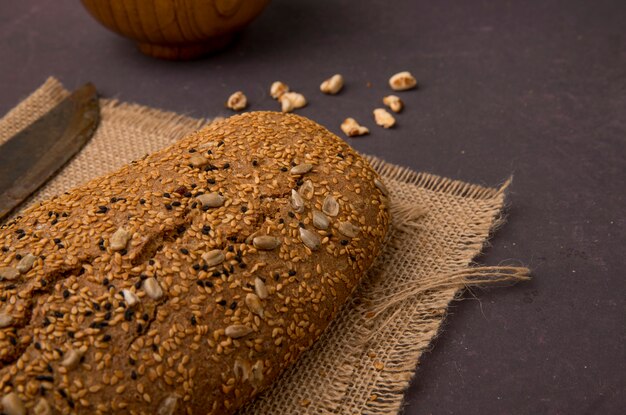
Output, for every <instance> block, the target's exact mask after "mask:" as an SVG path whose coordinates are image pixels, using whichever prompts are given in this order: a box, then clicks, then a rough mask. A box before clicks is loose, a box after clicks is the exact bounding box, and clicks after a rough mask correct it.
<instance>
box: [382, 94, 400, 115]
mask: <svg viewBox="0 0 626 415" xmlns="http://www.w3.org/2000/svg"><path fill="white" fill-rule="evenodd" d="M383 104H385V105H386V106H388V107H389V108H390V109H391V111H393V112H401V111H402V109H403V108H404V102H402V100H401V99H400V97H398V96H396V95H387V96H386V97H384V98H383Z"/></svg>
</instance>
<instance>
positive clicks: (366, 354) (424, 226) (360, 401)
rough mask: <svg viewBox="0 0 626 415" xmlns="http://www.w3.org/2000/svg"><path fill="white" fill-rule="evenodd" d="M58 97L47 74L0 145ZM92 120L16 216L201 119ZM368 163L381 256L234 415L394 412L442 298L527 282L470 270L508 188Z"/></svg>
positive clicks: (5, 125) (514, 273)
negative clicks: (382, 199) (382, 214)
mask: <svg viewBox="0 0 626 415" xmlns="http://www.w3.org/2000/svg"><path fill="white" fill-rule="evenodd" d="M67 95H68V92H67V90H65V89H64V88H63V86H62V85H61V84H60V83H59V82H58V81H56V80H55V79H53V78H51V79H48V80H47V81H46V83H45V84H44V85H43V86H42V87H40V88H39V89H38V90H37V91H35V92H34V93H33V94H32V95H30V96H29V97H28V98H26V99H25V100H24V101H23V102H22V103H20V104H19V105H18V106H17V107H16V108H14V109H13V110H11V111H10V112H9V113H8V114H7V115H6V116H4V118H2V119H0V143H1V142H3V141H5V140H6V139H8V138H9V137H10V136H12V135H13V134H15V133H16V132H18V131H19V130H20V129H22V128H24V127H25V126H27V125H28V124H30V123H31V122H32V121H34V120H35V119H36V118H38V117H39V116H41V115H43V114H44V113H45V112H47V111H48V110H49V109H50V108H51V107H52V106H53V105H54V104H56V103H57V102H59V101H60V100H62V99H63V98H64V97H65V96H67ZM101 116H102V119H101V123H100V126H99V127H98V130H97V131H96V133H95V135H94V137H93V138H92V139H91V141H90V142H89V143H88V144H87V145H86V146H85V148H84V149H83V150H82V151H81V152H80V153H79V154H78V155H77V156H76V157H74V158H73V159H72V160H71V161H70V162H69V163H68V164H67V165H66V166H65V167H64V168H63V169H62V170H61V171H60V173H59V174H58V175H56V177H55V178H54V179H52V180H51V181H49V182H48V183H47V184H46V185H45V186H44V187H42V188H41V189H40V190H39V191H38V192H37V193H36V194H35V195H34V196H33V197H32V198H31V199H30V200H28V201H27V202H26V203H25V204H24V205H23V206H22V207H21V208H20V210H23V209H24V208H25V207H27V206H29V205H30V204H33V203H37V202H38V201H39V200H41V199H43V198H48V197H51V196H53V195H56V194H59V193H62V192H64V191H66V190H68V189H70V188H72V187H74V186H76V185H78V184H80V183H83V182H85V181H86V180H88V179H91V178H92V177H95V176H98V175H101V174H104V173H106V172H109V171H112V170H115V169H116V168H118V167H120V166H121V165H123V164H125V163H128V162H130V161H131V160H133V159H137V158H140V157H142V156H144V155H145V154H146V153H150V152H153V151H155V150H157V149H159V148H162V147H164V146H165V145H167V144H170V143H171V142H172V141H173V140H176V139H179V138H181V137H182V136H184V135H186V134H187V133H189V132H191V131H194V130H196V129H198V128H201V127H202V126H203V125H205V124H206V123H207V122H208V121H207V120H199V119H193V118H190V117H185V116H181V115H178V114H175V113H171V112H164V111H160V110H156V109H152V108H147V107H144V106H140V105H134V104H126V103H119V102H117V101H112V100H106V99H103V100H101ZM366 157H367V158H368V160H369V161H370V163H371V164H372V166H373V167H374V169H376V170H377V171H378V172H379V173H380V175H381V176H382V178H383V180H384V182H385V183H386V185H387V187H388V188H389V190H390V194H391V211H392V218H393V219H392V228H391V231H390V235H389V238H388V240H387V243H386V245H385V248H384V250H383V253H382V254H381V255H380V257H379V258H377V260H376V262H375V264H374V266H373V267H372V269H371V270H370V271H369V273H368V275H367V276H366V277H365V278H364V280H363V281H362V283H361V284H360V285H359V287H357V289H356V290H355V292H354V294H353V295H352V296H351V297H350V300H349V301H348V303H347V304H345V306H344V307H343V308H342V310H341V311H340V313H339V314H338V316H337V318H336V319H335V320H333V322H332V323H331V325H330V326H329V327H328V329H327V330H326V331H325V332H324V333H323V334H322V337H321V338H320V339H319V341H318V342H317V343H315V345H314V346H313V347H312V348H311V349H310V350H308V351H307V352H305V354H304V355H303V356H302V357H301V359H300V360H299V361H298V362H297V363H296V364H295V365H294V366H292V367H291V368H289V369H287V370H286V372H285V373H283V375H282V376H281V377H280V379H279V380H278V381H277V383H275V384H274V385H273V386H272V387H271V388H270V389H269V390H267V391H265V392H264V393H263V394H262V395H261V396H259V397H258V398H257V399H256V400H255V401H254V402H252V403H251V404H250V405H248V406H247V407H245V408H243V409H241V410H240V414H245V415H249V414H395V413H397V412H398V411H399V410H400V408H401V406H402V400H403V395H404V391H405V389H406V388H407V386H408V383H409V381H410V379H411V377H412V376H413V375H414V373H415V368H416V365H417V364H418V361H419V357H420V355H421V353H422V352H423V351H424V350H425V349H426V348H427V347H428V346H429V344H430V343H431V341H432V340H433V338H434V337H435V336H436V335H437V333H438V330H439V328H440V326H441V323H442V321H443V319H444V317H445V314H446V308H447V306H448V305H449V303H450V302H451V301H452V300H454V299H455V298H456V297H457V296H458V294H459V293H460V292H461V291H462V290H463V289H464V288H466V287H468V286H471V285H484V284H491V283H502V282H510V281H518V280H523V279H526V278H528V270H527V269H526V268H523V267H508V266H497V267H484V266H482V267H481V266H477V265H476V264H474V263H473V260H474V258H475V257H476V256H477V255H478V254H479V253H480V251H481V249H482V247H483V246H484V245H485V243H486V241H487V239H488V237H489V234H490V232H491V231H492V230H493V229H494V228H495V227H497V226H498V225H499V224H500V223H501V221H502V219H501V210H502V207H503V203H504V196H505V195H504V191H505V189H506V187H507V185H508V183H507V184H505V185H504V186H502V187H500V188H499V189H494V188H485V187H480V186H476V185H472V184H468V183H463V182H459V181H453V180H449V179H445V178H441V177H437V176H434V175H431V174H426V173H416V172H414V171H412V170H410V169H407V168H403V167H399V166H395V165H392V164H389V163H386V162H385V161H383V160H380V159H377V158H375V157H371V156H366ZM17 213H19V211H18V212H17Z"/></svg>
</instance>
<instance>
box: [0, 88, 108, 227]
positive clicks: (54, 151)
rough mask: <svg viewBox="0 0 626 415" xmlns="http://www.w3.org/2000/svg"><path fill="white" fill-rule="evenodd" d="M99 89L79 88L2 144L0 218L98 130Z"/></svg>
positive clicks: (53, 172) (53, 173) (0, 147)
mask: <svg viewBox="0 0 626 415" xmlns="http://www.w3.org/2000/svg"><path fill="white" fill-rule="evenodd" d="M99 121H100V105H99V102H98V92H97V91H96V88H95V87H94V86H93V84H91V83H87V84H85V85H83V86H82V87H80V88H78V89H77V90H76V91H74V92H73V93H72V94H70V95H69V96H68V97H67V98H65V99H64V100H63V101H61V102H60V103H59V104H57V105H56V106H55V107H53V108H52V109H51V110H50V111H48V112H47V113H46V114H44V115H43V116H41V117H40V118H38V119H37V120H35V122H33V123H32V124H30V125H29V126H28V127H26V128H24V129H23V130H21V131H20V132H19V133H17V134H15V135H14V136H13V137H11V138H10V139H9V140H8V141H6V142H5V143H4V144H2V145H1V146H0V220H2V219H3V218H4V217H5V216H6V215H8V214H9V213H10V212H11V211H12V210H13V209H15V208H16V207H17V206H18V205H19V204H20V203H22V202H23V201H24V200H25V199H26V198H27V197H28V196H30V195H31V194H32V193H33V192H34V191H35V190H37V189H39V188H40V187H41V186H42V185H43V184H44V183H46V182H47V181H48V180H49V179H50V178H51V177H53V176H54V175H55V173H57V172H58V171H59V170H60V169H61V167H63V165H65V163H67V162H68V161H69V160H70V159H71V158H72V157H73V156H74V154H76V153H77V152H78V151H79V150H80V149H81V148H82V147H83V146H84V145H85V144H86V143H87V141H89V139H90V138H91V136H92V135H93V133H94V132H95V131H96V128H97V126H98V123H99Z"/></svg>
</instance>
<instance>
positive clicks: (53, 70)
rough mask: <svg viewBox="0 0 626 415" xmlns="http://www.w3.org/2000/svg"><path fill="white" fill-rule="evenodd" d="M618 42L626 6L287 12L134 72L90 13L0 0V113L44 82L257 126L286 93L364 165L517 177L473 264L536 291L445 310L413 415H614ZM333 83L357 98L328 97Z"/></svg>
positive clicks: (495, 179)
mask: <svg viewBox="0 0 626 415" xmlns="http://www.w3.org/2000/svg"><path fill="white" fill-rule="evenodd" d="M625 34H626V2H624V1H623V0H621V1H620V0H615V1H604V0H602V1H566V0H542V1H495V0H494V1H463V0H458V1H453V0H443V1H426V0H421V1H415V0H402V1H399V0H398V1H393V2H386V1H374V0H367V1H352V2H350V1H340V0H332V1H331V0H317V1H313V0H306V1H305V0H299V1H289V0H275V1H274V2H273V3H272V4H271V5H270V7H269V8H268V9H267V10H266V12H265V13H264V14H263V15H262V16H261V17H260V18H259V19H258V20H257V21H256V22H255V23H254V24H253V25H252V26H251V27H250V28H249V30H248V31H247V32H246V33H245V34H244V35H243V36H242V37H241V39H240V40H239V42H238V43H236V44H235V45H234V46H233V47H232V48H230V49H228V50H227V51H225V52H223V53H220V54H218V55H215V56H212V57H210V58H208V59H204V60H201V61H195V62H186V63H173V62H164V61H156V60H153V59H150V58H146V57H144V56H141V55H140V54H139V53H138V52H137V51H136V50H135V49H134V47H133V45H132V44H130V43H129V42H127V41H126V40H124V39H122V38H119V37H117V36H115V35H113V34H111V33H110V32H108V31H106V30H104V29H103V28H102V27H100V26H99V25H97V24H96V23H95V21H93V20H92V19H91V18H90V17H89V16H88V15H87V14H86V12H85V11H84V10H83V9H82V7H81V6H80V5H79V2H78V0H48V1H35V0H28V1H26V0H2V1H0V113H4V112H6V111H7V110H9V109H10V108H11V107H13V106H14V105H15V104H16V103H17V102H19V101H20V99H22V98H24V97H25V96H27V95H28V94H29V93H30V92H32V91H33V90H34V89H35V88H37V87H38V86H39V85H40V84H41V83H42V82H43V81H44V80H45V79H46V77H47V76H49V75H54V76H56V77H58V78H59V79H60V80H61V81H62V82H63V83H64V84H65V85H67V86H68V87H70V88H74V87H76V86H78V85H80V84H82V83H84V82H86V81H93V82H94V83H95V84H96V86H97V87H98V88H99V90H100V91H101V93H102V95H104V96H106V97H116V98H119V99H122V100H125V101H136V102H139V103H142V104H146V105H150V106H155V107H160V108H164V109H168V110H173V111H179V112H184V113H187V114H190V115H193V116H215V115H227V114H229V112H228V110H226V109H225V108H224V107H223V102H224V101H225V100H226V98H227V97H228V95H229V94H230V93H231V92H233V91H235V90H238V89H241V90H243V91H245V93H246V94H247V95H248V97H249V99H250V101H251V104H252V105H251V109H277V108H278V106H277V104H276V103H275V102H274V101H273V100H271V98H270V97H269V96H268V87H269V85H270V83H271V82H272V81H274V80H277V79H280V80H283V81H285V82H287V83H288V84H289V85H291V86H292V87H293V88H294V89H296V90H299V91H301V92H303V93H304V94H305V95H306V96H307V97H308V98H309V101H310V105H309V106H308V107H307V108H305V109H303V110H302V111H300V114H303V115H305V116H308V117H311V118H313V119H314V120H316V121H318V122H320V123H322V124H324V125H326V126H328V127H329V128H330V129H331V130H333V131H335V132H339V128H338V126H339V123H340V122H341V120H342V119H343V118H344V117H346V116H353V117H355V118H357V119H358V120H361V121H362V122H363V123H365V124H367V125H369V126H370V128H371V130H372V134H371V135H370V136H367V137H363V138H359V139H350V140H349V142H350V143H351V144H352V145H354V147H356V148H357V149H359V150H361V151H363V152H366V153H370V154H375V155H377V156H380V157H383V158H385V159H386V160H388V161H391V162H394V163H398V164H402V165H407V166H410V167H412V168H414V169H416V170H420V171H429V172H432V173H436V174H439V175H445V176H450V177H454V178H457V179H462V180H467V181H471V182H475V183H480V184H485V185H492V186H496V185H498V184H500V183H502V182H503V181H504V180H505V179H506V178H507V177H508V176H509V175H511V174H514V176H515V180H514V183H513V186H512V187H511V192H510V198H509V203H510V207H509V208H508V212H507V213H508V223H507V224H506V226H504V227H503V228H502V229H501V230H500V231H498V233H497V235H496V236H495V237H494V238H493V240H492V241H491V244H492V246H491V247H489V248H487V249H486V251H485V255H483V256H482V257H481V258H480V261H481V262H484V263H486V264H491V265H493V264H500V263H507V264H524V265H528V266H530V267H531V268H532V269H533V274H534V279H533V281H531V282H528V283H523V284H518V285H516V286H514V287H509V288H502V289H491V290H474V294H476V296H473V295H470V294H468V295H466V296H465V297H466V300H465V301H461V302H455V303H454V304H453V305H452V307H451V308H450V316H449V318H448V319H447V321H446V323H445V325H444V331H443V332H442V334H441V335H440V336H439V338H438V339H437V340H436V341H435V343H434V345H433V346H434V348H433V350H432V351H430V352H428V353H426V354H425V355H424V356H423V358H422V363H421V365H420V367H419V369H418V377H417V378H416V379H415V380H414V382H413V383H412V385H411V388H410V390H409V391H408V395H407V396H408V400H407V406H406V408H405V410H404V413H405V414H407V415H408V414H430V413H434V414H466V413H472V414H527V413H528V414H531V413H532V414H595V413H601V414H618V413H624V412H623V410H624V408H626V396H625V391H626V365H625V362H626V352H625V348H624V344H625V340H626V318H625V316H626V307H625V297H626V282H625V281H626V275H624V269H625V267H624V266H625V265H626V264H625V261H624V249H625V247H626V236H625V234H626V233H625V231H624V215H625V213H626V203H625V197H624V191H625V189H626V48H625V44H624V35H625ZM405 69H408V70H410V71H412V72H413V74H414V75H415V76H416V77H417V78H418V80H419V83H420V89H419V90H417V91H412V92H407V93H402V98H403V99H404V100H405V102H406V111H405V112H404V113H402V114H401V115H399V116H398V117H397V118H398V127H397V128H396V129H394V130H392V131H386V130H382V129H381V128H378V127H377V126H375V125H373V122H372V120H371V110H372V109H373V108H374V107H376V106H380V99H381V97H382V96H383V95H384V94H387V93H388V88H387V86H386V82H387V79H388V77H389V76H390V75H391V74H393V73H395V72H398V71H400V70H405ZM336 72H339V73H342V74H343V75H344V76H345V78H346V79H347V85H346V88H345V90H344V91H343V92H342V93H341V94H340V95H339V96H336V97H327V96H323V95H321V94H320V93H319V91H318V86H319V83H320V82H321V80H323V79H324V78H326V77H328V76H330V75H331V74H333V73H336ZM366 82H371V83H372V86H371V88H367V87H366ZM620 408H621V409H620Z"/></svg>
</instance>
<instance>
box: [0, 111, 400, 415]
mask: <svg viewBox="0 0 626 415" xmlns="http://www.w3.org/2000/svg"><path fill="white" fill-rule="evenodd" d="M308 165H312V167H309V166H308ZM381 187H382V186H381V185H380V181H379V179H378V176H377V174H376V173H375V172H374V171H373V170H372V169H371V168H370V167H369V165H368V163H367V162H366V161H365V160H364V159H363V158H361V157H360V156H359V155H358V154H357V153H356V152H355V151H354V150H352V149H351V148H350V147H349V146H348V145H347V144H346V143H345V142H344V141H342V140H340V139H339V138H337V137H336V136H334V135H333V134H331V133H330V132H328V131H327V130H326V129H324V128H322V127H321V126H319V125H317V124H316V123H314V122H312V121H310V120H307V119H305V118H303V117H299V116H297V115H292V114H281V113H274V112H254V113H246V114H243V115H237V116H233V117H231V118H229V119H227V120H224V121H221V122H216V123H214V124H211V125H210V126H208V127H207V128H205V129H203V130H201V131H199V132H196V133H194V134H191V135H189V136H187V137H185V138H183V139H182V140H180V141H179V142H177V143H175V144H174V145H172V146H170V147H169V148H166V149H164V150H161V151H159V152H157V153H155V154H152V155H150V156H147V157H145V158H143V159H142V160H139V161H136V162H133V163H131V164H130V165H128V166H126V167H124V168H122V169H120V170H119V171H117V172H114V173H112V174H109V175H107V176H104V177H100V178H97V179H94V180H92V181H90V182H89V183H87V184H85V185H83V186H81V187H79V188H77V189H75V190H73V191H71V192H69V193H66V194H64V195H61V196H59V197H57V198H54V199H52V200H49V201H46V202H43V203H42V204H40V205H38V206H35V207H33V208H31V209H29V210H28V211H27V212H25V213H24V214H23V216H22V217H20V218H18V219H17V220H15V221H12V222H10V223H8V224H7V225H5V226H3V227H2V229H0V249H1V251H0V292H1V294H0V361H1V362H2V363H1V366H0V397H3V399H4V398H5V397H6V402H7V403H1V402H0V406H2V405H9V404H14V403H15V399H17V403H21V404H23V405H24V406H25V407H26V408H32V407H34V406H35V405H43V406H45V405H49V406H50V407H51V408H55V410H56V411H59V412H62V413H67V412H72V409H73V411H75V412H78V413H87V412H89V413H93V412H96V413H98V412H101V413H107V412H115V411H117V412H121V411H123V412H131V411H134V413H137V414H140V413H145V414H153V413H163V414H170V413H215V414H227V413H232V412H234V411H235V410H236V409H237V408H238V407H240V406H241V405H242V404H243V403H245V402H247V401H248V400H249V399H250V398H251V396H253V395H255V394H256V393H258V392H259V391H260V390H262V389H263V388H265V387H266V386H267V385H269V384H270V383H271V382H272V381H273V379H275V378H276V376H277V375H278V374H279V373H280V372H281V371H282V370H283V369H284V368H285V367H286V366H288V365H289V364H291V363H292V362H293V361H294V360H295V359H296V358H297V357H298V356H299V355H300V353H301V352H302V351H303V350H305V349H306V348H307V347H309V346H310V345H311V344H312V343H313V342H314V341H315V339H316V338H317V337H318V336H319V335H320V334H321V332H322V331H323V330H324V328H325V327H326V326H327V324H328V322H329V321H330V319H332V317H333V316H334V314H335V313H336V312H337V311H338V309H339V307H340V306H341V305H342V304H343V302H344V301H345V299H346V298H347V296H348V295H349V293H350V292H351V291H352V290H353V289H354V287H355V286H356V284H357V283H358V281H359V279H360V278H361V277H362V276H363V275H364V273H365V271H366V270H367V269H368V268H369V266H370V264H371V263H372V261H373V259H374V258H375V256H376V255H377V253H378V251H379V249H380V246H381V244H382V241H383V239H384V236H385V234H386V232H387V228H388V222H389V216H388V210H387V198H386V195H384V194H383V191H384V189H381ZM292 189H295V190H296V191H295V192H292ZM336 205H338V210H337V209H336V207H337V206H336ZM314 212H315V213H314ZM314 214H315V216H316V221H315V225H314V223H313V216H314ZM320 215H321V216H320ZM324 227H327V229H324ZM28 254H31V255H34V256H35V257H36V259H35V260H34V262H33V263H32V265H31V266H30V268H28V269H27V270H26V271H24V270H25V268H24V266H22V267H21V268H20V270H21V271H22V272H21V273H20V272H18V274H17V276H16V275H15V273H14V272H13V271H10V272H5V273H6V275H7V276H8V275H12V276H13V278H11V279H8V278H4V277H3V276H2V272H1V270H2V269H4V268H5V267H6V269H8V270H13V269H14V268H17V266H18V264H19V263H20V261H21V259H20V258H22V259H23V258H24V257H25V256H27V255H28ZM28 258H29V261H27V262H31V261H32V258H31V257H28ZM26 265H28V264H26ZM3 319H4V320H3ZM42 397H43V401H41V398H42ZM9 401H10V402H9ZM42 402H43V403H42ZM4 410H5V412H6V411H7V408H4ZM159 411H161V412H159Z"/></svg>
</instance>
